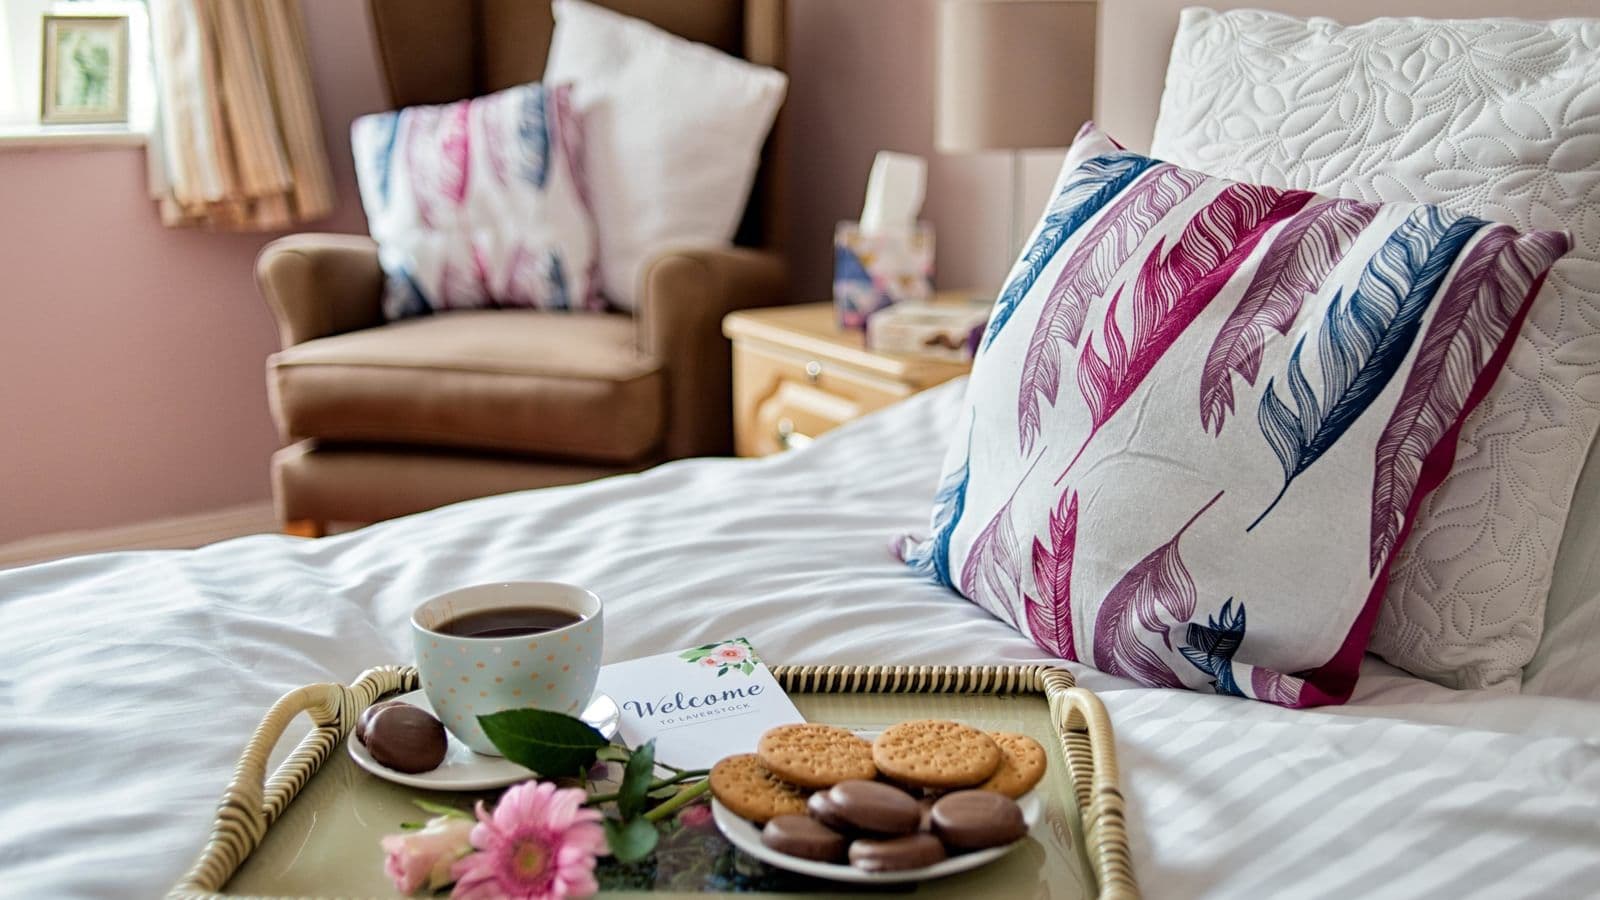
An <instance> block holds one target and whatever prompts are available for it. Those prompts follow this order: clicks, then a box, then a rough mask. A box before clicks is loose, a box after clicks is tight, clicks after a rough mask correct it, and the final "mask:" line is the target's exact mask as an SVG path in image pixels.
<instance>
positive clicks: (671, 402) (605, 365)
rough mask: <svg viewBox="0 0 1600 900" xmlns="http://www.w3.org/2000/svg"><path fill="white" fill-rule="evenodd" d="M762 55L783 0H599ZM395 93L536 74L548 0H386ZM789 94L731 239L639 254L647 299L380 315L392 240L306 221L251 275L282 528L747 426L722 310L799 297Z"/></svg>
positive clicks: (586, 471) (489, 84)
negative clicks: (566, 308) (602, 307)
mask: <svg viewBox="0 0 1600 900" xmlns="http://www.w3.org/2000/svg"><path fill="white" fill-rule="evenodd" d="M601 2H603V3H604V5H606V6H610V7H612V8H614V9H617V10H618V11H620V12H623V13H626V14H628V15H632V16H638V17H640V18H644V19H647V20H650V21H652V22H654V23H655V24H657V25H659V26H661V27H663V28H665V29H667V30H669V31H672V32H675V33H677V34H681V35H683V36H684V37H687V38H690V39H691V40H696V41H700V42H703V43H707V44H710V45H712V46H714V47H718V48H720V49H722V50H725V51H727V52H729V53H732V54H735V55H738V56H742V57H744V58H747V59H749V60H751V61H753V62H758V63H762V64H764V65H769V66H775V67H779V68H782V67H783V64H784V46H785V41H784V0H694V2H690V3H685V2H683V0H601ZM370 8H371V13H372V19H373V25H374V28H375V31H376V34H377V44H378V51H379V56H380V59H381V61H382V64H383V68H384V72H385V75H386V77H387V86H388V92H389V99H390V101H391V102H392V103H393V104H394V105H395V106H396V107H400V106H409V105H414V104H419V103H444V102H450V101H453V100H458V99H461V98H464V97H471V96H475V95H478V94H483V93H487V92H490V91H495V90H499V89H501V88H504V87H508V86H511V85H514V84H521V83H523V82H528V81H536V80H538V79H539V77H540V75H541V73H542V72H543V71H544V60H545V54H546V52H547V51H548V49H549V45H550V33H551V29H552V27H553V26H552V22H551V16H550V5H549V3H548V2H546V0H371V7H370ZM781 131H782V116H781V115H780V117H779V125H778V126H777V127H776V128H775V129H774V131H773V137H772V138H771V139H769V141H768V143H767V147H766V149H765V151H764V152H763V159H762V165H761V170H760V172H759V174H758V175H757V179H756V187H755V190H754V192H753V194H752V196H751V200H750V204H749V207H748V208H747V210H746V213H745V218H744V222H743V224H742V225H741V226H740V232H739V236H738V238H737V239H736V243H737V246H734V247H728V248H707V249H698V250H688V251H674V252H670V253H667V254H664V255H662V256H660V257H658V258H656V259H655V260H653V261H652V262H651V263H650V265H649V266H648V267H647V270H646V272H645V273H644V275H643V288H644V289H643V293H642V294H641V296H640V299H639V304H638V311H637V314H636V315H633V316H627V315H621V314H608V315H569V314H561V313H543V312H537V311H531V310H486V311H481V312H451V313H447V314H443V315H437V316H427V317H422V318H418V319H411V320H406V321H402V322H396V323H392V324H385V323H384V320H383V316H382V313H381V311H380V308H379V305H380V297H381V292H382V285H383V276H382V273H381V271H380V269H379V267H378V257H377V248H376V245H375V244H374V243H373V242H372V241H371V240H370V239H368V238H366V237H361V236H352V235H333V234H302V235H295V236H292V237H286V238H282V239H280V240H277V241H274V242H273V243H272V244H270V245H268V246H267V248H266V249H265V250H263V251H262V253H261V258H260V260H259V261H258V263H257V267H256V276H257V280H258V282H259V283H260V286H261V292H262V294H263V295H265V297H266V299H267V303H268V305H269V306H270V307H271V309H272V313H273V315H274V316H275V317H276V319H277V323H278V334H279V339H280V343H281V345H282V349H281V350H280V351H279V352H278V353H275V354H273V355H272V356H271V357H270V358H269V359H268V361H267V385H268V393H269V397H270V400H271V404H272V413H273V417H274V419H275V420H276V422H277V425H278V430H279V433H280V434H281V435H282V437H283V439H284V440H285V442H287V444H288V446H286V447H284V448H283V449H282V450H279V451H278V452H277V453H276V454H275V455H274V456H273V459H272V484H273V496H274V498H275V501H276V504H277V511H278V515H279V517H280V518H281V520H282V521H283V523H284V528H285V530H286V531H290V532H292V533H298V534H307V535H313V536H315V535H319V534H321V533H322V531H323V528H324V527H325V525H326V523H327V522H330V521H343V522H370V521H376V520H379V519H385V518H390V517H393V516H399V515H405V514H407V513H413V512H418V511H421V510H425V509H431V508H433V507H436V506H441V505H443V504H446V503H452V502H455V501H457V500H464V499H468V498H472V497H481V496H486V495H489V494H496V493H504V492H507V491H514V490H522V489H525V488H534V487H545V486H548V485H554V484H565V483H570V482H575V481H582V480H586V479H590V478H598V477H601V476H604V475H610V474H615V473H620V472H629V471H636V470H639V469H642V468H645V467H648V466H651V465H653V464H655V463H658V462H661V461H663V460H667V459H675V458H679V457H685V456H703V455H715V454H725V453H728V452H730V450H731V448H732V412H731V408H732V400H731V394H732V391H731V387H730V368H731V366H730V359H729V348H728V344H727V341H726V340H725V339H724V338H723V337H722V334H721V329H720V326H721V321H722V317H723V316H724V315H725V314H727V313H728V312H730V311H733V310H736V309H743V308H746V307H752V306H767V305H772V304H774V303H779V302H783V300H784V299H785V297H784V293H785V287H786V279H785V269H784V264H783V262H782V258H781V257H780V256H779V255H778V252H777V248H778V246H779V243H780V242H779V238H780V233H779V227H778V225H779V223H780V222H781V213H780V210H781V201H782V197H781V193H780V185H779V183H778V174H779V170H780V166H779V163H778V150H779V146H780V143H781V142H780V140H779V136H780V134H781Z"/></svg>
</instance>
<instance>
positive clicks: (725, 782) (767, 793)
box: [710, 753, 806, 825]
mask: <svg viewBox="0 0 1600 900" xmlns="http://www.w3.org/2000/svg"><path fill="white" fill-rule="evenodd" d="M710 781H711V793H712V794H713V795H714V796H715V797H716V798H717V799H718V800H719V801H721V802H722V805H723V806H726V807H727V808H728V809H730V810H732V811H733V812H734V814H735V815H738V816H742V817H744V818H746V819H749V820H750V821H752V822H754V823H756V824H757V825H765V824H766V823H767V820H769V819H774V818H777V817H778V816H782V815H788V814H790V813H798V814H804V813H805V811H806V793H805V792H804V791H802V790H800V789H799V788H797V787H795V786H794V785H792V784H785V783H783V782H782V781H780V780H778V777H777V776H776V775H773V774H772V773H771V772H769V771H767V769H766V767H765V766H762V765H761V760H760V759H759V758H758V757H757V756H756V755H755V754H754V753H740V754H737V755H735V756H726V757H723V758H722V759H721V760H719V761H718V762H717V764H716V765H714V766H712V767H711V775H710Z"/></svg>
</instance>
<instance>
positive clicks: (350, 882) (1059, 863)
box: [170, 666, 1139, 900]
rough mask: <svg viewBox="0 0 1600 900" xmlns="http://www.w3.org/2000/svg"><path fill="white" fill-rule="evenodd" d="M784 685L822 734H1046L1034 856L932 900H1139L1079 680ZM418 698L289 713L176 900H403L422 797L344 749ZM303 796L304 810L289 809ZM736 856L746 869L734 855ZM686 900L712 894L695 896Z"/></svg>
mask: <svg viewBox="0 0 1600 900" xmlns="http://www.w3.org/2000/svg"><path fill="white" fill-rule="evenodd" d="M772 671H773V674H774V675H775V676H776V677H777V679H778V683H779V684H781V685H783V687H784V689H785V690H787V691H788V692H789V693H790V695H791V696H792V697H793V699H794V701H795V704H796V705H797V706H798V707H799V708H800V711H801V712H802V713H804V714H805V715H806V717H807V718H808V719H811V720H813V721H827V722H832V723H834V724H839V725H844V726H847V727H854V728H870V727H879V728H881V727H882V726H884V725H886V724H888V723H890V722H893V721H898V720H900V719H904V718H914V717H931V716H945V717H952V718H958V719H961V720H963V721H967V722H970V723H972V724H975V725H978V726H980V727H988V728H994V729H1003V730H1009V731H1021V732H1024V733H1032V734H1033V735H1034V737H1036V738H1038V739H1040V740H1041V743H1044V744H1045V746H1046V749H1047V751H1048V752H1049V755H1050V758H1051V767H1050V773H1049V774H1048V775H1047V777H1046V781H1045V783H1044V785H1043V786H1042V787H1041V789H1042V790H1045V791H1046V794H1045V799H1046V809H1045V817H1044V820H1043V821H1041V823H1040V825H1039V826H1038V827H1036V828H1035V829H1034V834H1033V835H1032V836H1031V837H1030V838H1028V839H1026V840H1027V843H1028V844H1029V845H1031V846H1025V847H1019V848H1017V849H1016V850H1014V851H1013V852H1012V853H1010V854H1008V855H1007V856H1006V857H1004V858H1002V859H1001V860H998V861H996V862H994V863H991V864H990V865H988V866H985V867H983V868H981V869H978V870H976V871H973V872H969V873H965V874H963V875H958V876H953V877H951V878H947V879H941V880H939V881H934V882H927V883H924V884H923V885H921V886H919V888H918V889H917V891H916V893H917V894H918V896H929V897H945V896H948V897H969V896H973V895H975V893H976V892H977V891H980V890H981V891H982V893H983V894H985V895H987V896H993V897H1002V896H1004V897H1010V896H1030V897H1050V898H1068V897H1078V896H1082V897H1098V898H1116V900H1124V898H1137V897H1138V895H1139V894H1138V886H1137V884H1136V882H1135V881H1134V877H1133V869H1132V866H1131V864H1130V860H1129V854H1128V844H1127V836H1126V832H1125V830H1124V825H1123V808H1122V795H1121V794H1120V793H1119V791H1118V789H1117V764H1116V756H1115V750H1114V745H1113V743H1112V735H1111V725H1110V722H1109V720H1108V718H1107V716H1106V712H1105V707H1103V706H1102V705H1101V704H1100V700H1099V698H1097V697H1096V696H1095V695H1094V694H1092V693H1090V692H1089V691H1087V690H1085V689H1083V688H1079V687H1076V686H1075V685H1074V682H1073V678H1072V674H1071V673H1070V672H1067V671H1065V670H1063V669H1057V668H1052V667H1049V666H962V667H956V666H775V667H773V670H772ZM416 685H417V674H416V670H415V669H413V668H411V667H409V666H384V667H381V668H375V669H369V670H368V671H366V672H364V673H363V674H362V675H361V677H360V678H358V679H357V680H356V681H355V683H354V684H351V685H349V686H348V687H347V686H345V685H340V684H314V685H309V686H307V687H303V688H299V689H297V690H294V691H291V692H289V693H288V694H285V695H284V696H283V697H282V698H281V699H280V700H278V702H277V703H275V704H274V705H273V707H272V709H271V710H270V711H269V712H268V713H267V715H266V717H265V718H264V719H262V722H261V725H260V727H258V728H257V729H256V731H255V734H254V735H252V737H251V738H250V742H249V744H248V745H247V746H246V747H245V751H244V755H243V756H242V757H241V758H240V760H239V764H238V766H237V768H236V769H235V771H234V777H233V781H232V783H230V784H229V785H228V789H227V791H226V792H225V793H224V794H223V797H222V802H221V804H220V807H219V809H218V811H217V817H216V820H215V822H214V824H213V826H212V831H211V838H210V840H209V841H207V843H206V846H205V848H204V850H203V851H202V852H201V853H200V856H199V858H198V859H197V860H196V861H195V863H194V866H193V867H192V868H191V869H190V870H189V873H188V874H187V875H185V876H184V878H183V880H182V881H181V882H179V883H178V885H177V886H176V887H174V888H173V890H172V893H171V895H170V896H172V897H174V898H185V900H190V898H202V897H240V896H280V897H281V896H303V895H305V894H308V893H313V892H314V893H318V894H321V893H325V892H328V891H333V892H336V893H338V894H341V895H345V896H349V895H360V894H368V895H388V894H390V893H392V892H391V890H390V886H389V884H388V883H387V881H386V880H385V879H384V876H383V874H382V866H381V855H380V850H379V849H378V844H377V835H381V834H385V833H389V832H393V831H396V830H397V829H398V824H399V823H400V822H401V821H403V820H408V819H416V818H418V814H417V811H416V810H415V809H414V808H412V807H411V806H410V800H411V798H413V797H415V796H418V795H419V794H420V793H421V792H419V791H416V790H415V789H411V788H403V787H400V786H398V785H392V784H389V783H388V782H384V781H381V780H379V779H376V778H373V777H371V776H369V775H367V774H366V773H364V772H361V771H360V770H358V769H356V767H355V766H354V764H353V763H352V762H351V761H350V759H349V757H348V755H347V754H345V753H344V752H343V748H342V747H341V746H340V745H341V743H342V742H343V741H344V739H345V736H346V735H348V734H349V732H350V730H351V728H352V726H353V725H354V723H355V720H356V718H357V717H358V716H359V715H360V714H361V711H362V710H364V709H366V708H367V706H369V705H370V704H372V703H373V702H375V701H376V700H377V699H379V698H380V697H383V696H385V695H388V694H394V693H398V692H402V691H408V690H412V689H413V688H415V687H416ZM302 712H305V713H309V714H310V717H311V720H312V722H313V724H314V727H313V728H312V730H311V731H310V733H308V734H307V735H306V736H305V737H304V738H303V739H302V740H301V741H300V743H299V745H298V746H297V747H295V749H294V750H293V751H292V752H291V753H290V754H289V755H288V758H287V759H286V760H285V761H284V762H283V763H282V764H280V765H279V766H278V768H277V770H276V771H275V772H273V773H272V775H271V777H270V778H268V777H267V767H268V760H269V757H271V755H272V752H273V748H274V746H275V745H276V744H277V743H278V742H279V739H280V738H281V737H282V736H283V734H284V731H285V730H286V729H287V728H288V727H289V725H290V723H291V722H292V721H293V720H294V719H295V717H297V716H298V715H299V714H300V713H302ZM297 796H298V797H301V802H300V803H298V804H295V805H294V806H291V802H292V801H294V800H295V798H296V797H297ZM461 796H462V797H463V798H467V797H470V796H472V795H461ZM274 826H276V827H274ZM728 853H729V855H730V856H731V855H732V854H733V851H732V850H731V848H729V850H728ZM740 856H741V857H742V854H741V855H740ZM746 863H748V864H751V865H757V866H759V864H755V863H753V861H750V860H749V859H748V857H743V858H742V860H741V865H744V864H746ZM602 883H604V879H602ZM647 889H649V888H647ZM743 890H745V889H741V893H739V894H730V896H785V897H799V896H805V895H806V892H811V893H813V894H814V895H816V896H839V895H841V894H842V893H845V889H844V888H843V887H842V886H834V885H831V884H828V883H813V884H812V885H810V886H809V887H806V886H801V888H800V892H799V893H795V892H793V890H794V889H793V887H792V886H786V887H783V888H781V889H780V890H781V891H782V893H772V894H765V893H756V894H751V893H744V892H742V891H743ZM760 890H762V891H764V890H766V888H761V889H760ZM662 893H664V894H665V895H666V896H673V895H674V894H673V893H672V892H662ZM713 893H715V891H713ZM677 896H684V897H704V896H707V894H706V893H704V892H701V890H700V889H696V891H695V892H694V893H680V894H677Z"/></svg>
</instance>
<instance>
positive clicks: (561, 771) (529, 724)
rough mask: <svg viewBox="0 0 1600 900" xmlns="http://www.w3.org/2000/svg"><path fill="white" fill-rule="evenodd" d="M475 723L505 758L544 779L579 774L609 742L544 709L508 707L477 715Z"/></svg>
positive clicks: (571, 719)
mask: <svg viewBox="0 0 1600 900" xmlns="http://www.w3.org/2000/svg"><path fill="white" fill-rule="evenodd" d="M478 724H479V725H482V726H483V733H484V734H485V735H487V736H488V738H489V742H490V743H492V744H494V747H495V749H496V750H499V751H500V752H501V753H502V754H503V755H504V756H505V758H506V759H509V760H511V761H512V762H514V763H516V764H517V765H519V766H526V767H527V768H529V769H532V770H533V771H535V772H537V773H538V774H539V775H541V776H543V777H545V778H563V777H567V776H571V775H579V774H581V773H582V772H583V771H584V770H585V769H587V768H589V766H590V765H591V764H592V763H593V762H594V760H595V754H596V753H598V752H599V751H600V749H601V748H602V747H605V746H606V745H607V744H609V743H610V742H609V741H607V740H606V739H605V737H604V736H603V735H601V734H600V732H598V731H595V730H594V729H593V728H591V727H590V726H588V725H587V724H585V723H583V722H582V721H580V720H578V719H575V718H573V717H572V716H568V715H563V714H562V713H558V712H551V711H549V710H545V709H508V710H504V711H502V712H497V713H491V714H489V715H486V716H479V717H478Z"/></svg>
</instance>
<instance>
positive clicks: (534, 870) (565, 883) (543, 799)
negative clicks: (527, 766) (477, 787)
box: [450, 781, 606, 900]
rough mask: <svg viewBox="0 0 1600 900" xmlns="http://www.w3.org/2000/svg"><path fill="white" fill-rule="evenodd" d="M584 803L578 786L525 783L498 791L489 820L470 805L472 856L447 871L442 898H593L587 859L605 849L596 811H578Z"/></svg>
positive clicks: (590, 861)
mask: <svg viewBox="0 0 1600 900" xmlns="http://www.w3.org/2000/svg"><path fill="white" fill-rule="evenodd" d="M585 799H586V798H585V795H584V792H583V791H582V790H581V789H579V788H566V789H558V788H557V787H556V786H555V785H554V784H551V783H549V782H532V781H525V782H523V783H522V784H519V785H517V786H516V787H513V788H511V789H510V790H508V791H506V792H505V795H504V796H502V797H501V798H500V803H499V804H498V805H496V806H495V808H494V815H492V816H491V815H490V814H489V813H487V812H485V811H484V808H483V801H481V800H480V801H478V824H477V825H475V826H473V828H472V846H473V847H475V848H476V849H477V851H478V852H476V853H474V854H472V855H470V856H468V857H466V858H465V859H463V860H461V861H460V862H458V863H456V864H455V867H454V868H453V869H452V870H451V874H453V875H455V877H456V887H455V890H454V891H452V892H451V894H450V896H451V897H456V898H466V900H490V898H501V897H504V898H510V900H561V898H563V897H587V896H589V895H590V894H592V893H594V892H595V891H596V890H597V889H598V888H599V885H598V884H596V883H595V880H594V858H595V855H596V854H599V853H603V852H605V849H606V836H605V831H604V830H602V829H601V827H600V818H601V817H600V812H599V811H598V810H594V809H585V808H583V801H584V800H585Z"/></svg>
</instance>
